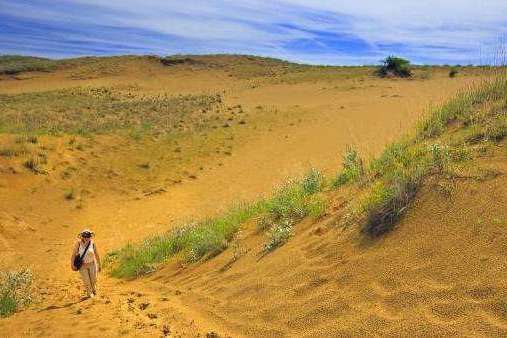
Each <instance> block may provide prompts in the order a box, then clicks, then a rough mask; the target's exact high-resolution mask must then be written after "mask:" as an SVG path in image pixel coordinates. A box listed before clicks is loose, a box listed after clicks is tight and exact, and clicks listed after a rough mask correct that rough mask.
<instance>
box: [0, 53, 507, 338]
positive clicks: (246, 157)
mask: <svg viewBox="0 0 507 338" xmlns="http://www.w3.org/2000/svg"><path fill="white" fill-rule="evenodd" d="M160 67H161V66H160V65H158V64H154V63H153V61H146V60H141V61H139V60H130V61H129V62H127V63H126V65H125V66H124V67H123V68H121V69H120V70H118V72H117V73H114V74H112V75H111V74H106V75H104V74H99V75H94V76H91V75H90V74H89V72H88V73H86V72H84V73H85V75H86V76H81V77H80V78H78V79H75V78H76V77H74V79H72V78H69V74H70V73H72V70H71V69H70V70H69V69H68V70H63V71H58V72H55V73H47V74H46V73H44V74H36V73H34V74H33V75H31V76H27V79H25V80H13V79H2V80H1V81H0V93H11V94H12V93H21V92H27V91H40V90H47V89H57V88H67V87H70V86H117V85H119V84H122V85H129V84H131V85H132V86H137V88H139V89H138V91H139V92H141V93H143V95H153V94H155V93H160V92H164V93H169V94H172V95H175V94H188V93H206V92H217V91H219V92H221V93H223V96H224V98H225V100H226V103H227V105H229V106H232V105H236V104H241V105H242V107H243V109H244V110H245V111H246V112H248V120H247V124H246V125H244V126H236V127H234V128H233V129H232V131H231V134H227V135H229V136H227V137H230V136H231V135H232V136H233V139H232V140H230V142H229V143H227V144H228V145H229V146H230V147H231V149H232V151H231V154H230V155H224V154H223V151H222V152H220V153H212V154H207V155H205V156H204V155H203V156H195V157H194V156H191V157H190V158H189V159H188V160H186V162H184V161H183V160H182V161H181V162H177V163H176V162H174V163H173V162H170V163H168V164H166V165H167V166H168V167H171V166H172V165H173V164H174V166H177V167H178V168H179V169H178V170H179V171H184V170H188V171H189V172H190V173H193V172H196V170H197V169H196V168H197V167H199V166H203V167H204V168H205V169H204V170H202V171H197V173H198V174H197V175H196V176H197V178H196V179H188V178H185V179H184V180H183V181H182V182H181V183H178V184H171V185H161V184H163V183H164V182H166V179H167V177H163V175H162V174H152V176H150V175H147V176H146V177H145V178H142V179H137V176H136V179H134V178H133V177H134V174H132V175H133V176H132V177H130V176H129V175H130V174H129V173H130V171H129V170H128V169H125V168H130V167H133V165H132V162H131V159H132V158H136V156H141V155H139V153H140V152H142V147H141V146H138V145H136V144H134V143H130V141H125V140H123V139H116V138H114V137H113V138H107V137H106V136H100V137H97V144H95V145H94V146H93V152H94V153H96V154H99V155H100V156H103V157H104V159H103V160H101V159H97V158H95V157H94V156H93V155H92V154H91V152H90V151H89V152H86V151H85V152H81V153H78V154H76V151H74V150H73V151H69V150H68V149H67V147H66V146H64V145H63V144H64V142H63V141H62V145H60V148H58V147H57V149H60V150H61V154H60V155H56V154H55V155H51V156H55V157H56V156H62V157H64V158H65V159H66V160H67V161H69V162H70V163H74V164H75V165H81V166H83V168H81V167H79V170H80V171H79V174H77V175H76V176H74V177H73V178H72V179H71V180H70V181H68V180H67V181H66V180H62V179H60V178H59V177H58V175H56V174H54V175H33V174H31V173H28V172H26V171H19V170H18V171H19V172H18V173H16V174H13V173H10V172H9V171H8V170H3V171H1V172H0V250H1V255H2V261H1V263H0V266H1V267H2V268H17V267H20V266H29V267H30V268H31V269H32V270H33V271H34V273H35V285H36V288H37V289H36V290H37V292H36V294H37V297H36V302H35V303H34V304H33V305H32V306H31V307H30V308H29V309H27V310H25V311H22V312H19V313H17V314H15V315H13V316H12V317H9V318H7V319H0V331H1V332H2V336H6V337H20V336H51V337H64V336H78V335H79V336H82V337H96V336H99V335H101V336H120V335H126V336H142V335H146V336H161V335H172V336H183V337H187V336H197V335H198V334H201V335H203V334H206V333H208V332H211V331H213V332H216V333H218V334H220V335H221V336H233V337H240V336H255V337H262V336H309V337H310V336H312V337H313V336H363V335H389V336H391V335H397V336H407V335H416V336H428V335H430V336H434V335H436V336H448V335H458V336H477V335H479V336H480V335H482V336H495V335H496V336H502V335H505V334H507V333H506V332H507V331H506V329H507V321H506V312H505V311H506V310H505V309H506V304H505V301H504V300H503V299H505V295H506V291H505V290H506V289H505V287H506V285H505V271H502V266H505V245H504V244H503V243H504V242H505V238H503V237H505V236H504V234H503V232H502V227H503V226H505V220H506V219H507V213H506V211H505V210H506V209H505V208H504V207H503V206H505V202H506V200H505V197H506V196H507V195H506V194H505V192H506V191H505V188H504V187H505V186H507V185H506V184H505V183H506V182H505V178H504V177H503V176H499V177H497V178H495V179H493V180H491V181H488V182H484V183H479V182H468V181H466V182H459V183H458V184H457V186H456V187H455V189H454V190H453V194H452V196H451V197H449V196H443V195H442V194H441V193H438V192H436V191H435V189H433V188H432V187H431V186H428V187H426V188H425V191H424V192H423V193H422V194H421V197H420V198H418V200H417V202H416V205H415V206H414V207H413V208H412V211H411V212H410V213H409V214H408V215H407V217H406V218H404V220H403V221H402V222H401V223H400V224H399V230H397V231H395V232H393V233H392V234H390V235H389V236H387V237H386V238H384V239H382V240H381V241H378V242H375V243H365V242H364V241H362V240H361V239H360V238H358V237H357V233H356V232H354V231H339V230H336V229H334V228H332V227H331V228H329V227H328V226H327V224H330V223H332V222H333V219H334V218H335V217H337V215H338V214H339V207H337V211H336V214H335V215H330V216H329V217H328V218H326V219H323V220H321V221H319V222H312V221H304V222H303V223H302V224H300V225H298V227H297V234H296V236H295V237H294V238H293V240H291V241H290V242H289V243H288V244H287V245H286V246H284V247H282V248H280V249H279V250H277V251H276V252H274V253H273V254H271V255H268V256H266V257H264V258H262V259H259V255H258V252H259V250H260V248H261V247H262V244H263V241H264V238H263V237H262V235H258V234H256V233H255V231H254V227H253V225H247V226H246V227H245V229H244V230H243V231H242V232H241V234H240V236H239V239H238V243H239V244H238V246H239V247H240V248H241V250H240V251H241V255H240V258H239V259H238V260H237V261H235V262H233V264H231V257H232V256H233V255H234V253H233V250H232V249H229V250H227V251H226V252H224V253H223V254H221V255H219V256H218V257H216V258H215V259H212V260H210V261H208V262H205V263H203V264H198V265H191V266H185V267H182V266H181V264H180V263H179V262H177V261H171V262H169V263H168V264H167V265H166V266H164V267H162V269H161V270H160V271H158V272H156V273H155V274H153V275H151V276H148V277H145V278H141V279H139V280H136V281H121V280H116V279H112V278H110V277H108V276H107V275H106V274H102V275H101V276H100V280H99V283H100V291H99V297H97V298H96V299H94V300H84V301H80V299H79V293H80V288H81V284H80V280H79V277H78V275H77V274H76V273H74V272H72V271H70V269H69V268H68V261H69V255H70V251H71V248H72V244H73V241H74V237H75V235H76V233H77V232H78V231H79V230H80V229H81V228H83V227H91V228H93V229H94V230H95V231H96V232H97V238H96V242H97V245H98V246H99V249H100V250H101V251H102V252H103V253H105V252H106V251H109V250H112V249H115V248H119V247H121V246H122V245H124V244H126V243H127V242H129V241H132V240H139V239H142V238H144V237H146V236H148V235H150V234H154V233H159V232H162V231H166V230H168V229H170V228H171V227H172V226H174V225H175V224H178V223H179V222H182V221H185V220H188V219H192V218H201V217H204V216H209V215H215V214H218V213H220V212H221V211H223V210H225V209H226V208H227V207H229V206H231V205H232V204H234V203H237V202H238V201H248V200H253V199H255V198H257V197H258V196H260V195H265V194H268V193H270V192H271V191H273V189H274V187H275V186H276V185H277V184H280V183H281V182H283V181H284V180H285V179H286V178H287V177H293V176H295V175H301V174H302V173H303V172H304V171H306V170H307V169H308V168H310V167H312V166H313V167H317V168H320V169H322V171H323V172H324V173H326V174H328V175H333V174H334V173H335V172H336V171H337V169H338V168H339V167H340V162H341V158H340V156H341V153H342V152H343V150H344V149H345V147H346V146H347V145H354V146H356V147H357V148H358V149H359V150H360V151H361V152H362V153H364V154H366V155H367V156H373V155H375V154H377V153H378V152H379V151H380V150H381V149H382V148H383V147H384V146H385V145H386V144H387V143H388V142H390V141H392V140H394V139H396V138H398V137H399V136H400V135H402V134H403V133H405V132H406V131H407V130H410V129H411V128H412V127H413V126H414V124H415V123H416V122H417V120H419V119H420V118H421V117H422V116H423V115H424V112H425V108H427V107H428V106H429V105H430V104H431V103H433V104H436V103H438V102H442V101H443V100H445V99H446V98H447V97H449V96H450V95H452V93H454V92H456V91H457V90H458V89H459V88H463V87H464V86H466V85H467V84H468V83H470V82H471V81H474V80H475V79H477V76H475V75H474V74H469V75H468V76H467V75H463V76H460V77H458V78H457V79H449V78H448V77H447V74H446V72H445V70H436V71H435V74H434V76H433V77H431V78H430V79H416V80H410V81H405V80H379V79H376V78H374V77H371V76H369V75H367V74H366V75H361V76H360V77H359V78H357V77H350V78H348V77H346V76H341V77H336V78H333V77H332V76H321V78H319V76H311V77H310V76H309V77H308V78H305V77H304V76H300V77H298V78H297V81H296V80H293V81H288V80H287V81H280V80H276V81H275V80H274V79H272V78H270V77H256V78H253V79H252V78H246V79H245V78H236V77H234V76H232V77H231V76H228V74H227V73H226V72H224V71H221V70H217V69H198V70H195V69H194V70H192V69H188V68H185V67H181V68H178V67H176V68H160ZM348 72H351V71H348ZM82 73H83V72H81V73H80V74H82ZM324 75H325V74H324ZM258 106H260V107H261V109H259V108H257V107H258ZM43 140H44V141H46V142H47V143H51V144H53V143H55V142H57V141H55V140H54V139H47V140H46V139H44V138H43ZM222 141H223V140H220V141H213V142H217V144H218V143H219V142H222ZM125 142H126V143H125ZM224 142H225V141H224ZM192 144H193V143H192V142H189V143H188V145H189V147H192ZM213 146H214V144H213ZM115 147H117V148H115ZM502 149H505V147H504V148H502ZM222 150H223V148H222ZM190 152H191V151H190ZM505 157H506V154H505V150H503V153H502V152H499V153H498V154H497V158H498V159H497V160H496V162H495V163H488V165H496V166H500V167H501V169H502V170H505V166H504V165H505ZM8 161H10V160H9V159H5V158H0V166H1V167H2V168H4V169H6V168H8V167H9V165H11V163H10V162H8ZM55 163H57V162H56V161H55ZM111 163H114V164H115V167H114V168H112V169H113V170H115V171H117V172H120V177H119V178H114V177H113V178H108V177H102V176H100V175H94V173H96V172H102V171H101V170H106V169H110V168H108V165H110V164H111ZM56 166H57V169H55V173H56V172H58V170H59V169H58V168H59V167H58V164H56ZM164 168H165V167H164ZM135 175H139V174H137V173H136V174H135ZM69 182H70V183H71V184H69ZM126 182H127V183H128V182H134V183H132V185H134V186H135V185H136V184H137V185H143V188H146V189H147V188H148V187H149V188H150V189H153V188H156V187H159V186H163V187H164V191H163V192H162V193H157V194H146V193H144V192H143V189H137V190H136V189H135V187H134V188H131V187H130V186H128V185H127V183H126ZM164 184H165V183H164ZM69 185H73V186H77V187H79V188H80V189H86V190H87V191H89V192H90V193H89V195H87V197H86V198H84V200H85V204H84V206H82V207H81V208H76V205H77V202H76V201H65V200H64V199H63V191H64V189H65V188H67V187H68V186H69ZM472 193H473V194H474V196H476V198H474V199H473V200H471V199H470V198H469V195H470V194H472ZM347 198H348V196H347V194H346V193H345V192H344V193H343V194H341V195H340V194H338V195H337V196H336V201H337V202H336V203H337V205H339V201H341V200H346V199H347ZM479 218H480V219H481V220H482V221H481V222H479ZM493 219H494V220H493ZM465 244H466V245H465Z"/></svg>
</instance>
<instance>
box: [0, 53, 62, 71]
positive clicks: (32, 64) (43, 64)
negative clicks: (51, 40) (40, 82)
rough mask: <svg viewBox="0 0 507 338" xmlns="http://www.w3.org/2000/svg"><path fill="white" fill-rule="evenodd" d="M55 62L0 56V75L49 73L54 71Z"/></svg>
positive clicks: (29, 57)
mask: <svg viewBox="0 0 507 338" xmlns="http://www.w3.org/2000/svg"><path fill="white" fill-rule="evenodd" d="M56 64H57V62H56V61H53V60H49V59H44V58H38V57H32V56H20V55H0V74H8V75H14V74H19V73H22V72H30V71H40V72H49V71H52V70H54V69H56Z"/></svg>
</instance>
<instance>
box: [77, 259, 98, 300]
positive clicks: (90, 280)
mask: <svg viewBox="0 0 507 338" xmlns="http://www.w3.org/2000/svg"><path fill="white" fill-rule="evenodd" d="M79 273H80V274H81V278H82V279H83V283H84V285H85V287H86V292H88V295H91V294H92V293H93V294H95V293H96V292H97V290H96V285H97V266H96V265H95V262H93V263H83V265H81V268H80V269H79Z"/></svg>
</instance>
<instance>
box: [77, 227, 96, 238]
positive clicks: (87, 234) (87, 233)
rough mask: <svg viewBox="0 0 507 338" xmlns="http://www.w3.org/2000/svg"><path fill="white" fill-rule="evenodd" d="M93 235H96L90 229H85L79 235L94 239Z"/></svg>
mask: <svg viewBox="0 0 507 338" xmlns="http://www.w3.org/2000/svg"><path fill="white" fill-rule="evenodd" d="M93 235H95V233H94V232H93V231H91V230H90V229H84V230H83V231H81V232H80V233H79V237H93Z"/></svg>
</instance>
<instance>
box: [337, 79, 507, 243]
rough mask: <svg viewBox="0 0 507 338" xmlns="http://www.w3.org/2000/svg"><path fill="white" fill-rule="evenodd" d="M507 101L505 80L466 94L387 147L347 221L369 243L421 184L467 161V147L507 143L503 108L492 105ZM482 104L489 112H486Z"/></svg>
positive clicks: (402, 210) (390, 223)
mask: <svg viewBox="0 0 507 338" xmlns="http://www.w3.org/2000/svg"><path fill="white" fill-rule="evenodd" d="M506 96H507V80H506V78H505V77H503V76H499V77H498V78H496V79H494V80H492V81H490V82H485V83H482V84H481V85H480V86H478V87H474V88H469V89H468V90H467V91H465V92H462V93H460V94H458V96H457V97H456V98H454V99H452V100H450V101H449V102H448V103H446V104H444V105H443V106H441V107H440V108H439V109H437V110H435V111H434V112H433V113H432V114H431V116H430V117H429V118H428V119H426V120H425V121H423V122H422V123H421V124H420V125H419V128H418V129H417V133H416V135H415V136H414V137H405V138H404V139H402V140H400V141H399V142H396V143H393V144H391V145H389V146H387V147H386V149H385V150H384V152H383V153H382V154H381V155H380V156H379V157H378V158H376V159H374V160H373V161H371V163H370V165H369V166H368V170H367V171H366V173H365V176H366V180H367V181H368V186H367V187H366V188H365V192H364V194H363V196H362V197H361V198H360V199H359V200H358V201H356V202H355V207H354V209H353V210H352V211H351V214H352V216H353V217H351V218H350V217H349V219H348V220H347V221H348V222H350V220H351V219H352V220H353V221H355V222H359V223H360V224H361V229H362V230H363V232H364V233H366V234H368V235H370V236H372V237H378V236H380V235H382V234H384V233H386V232H388V231H390V230H391V229H392V228H393V227H394V225H395V224H396V222H397V221H398V220H399V219H400V218H401V217H402V216H403V214H404V213H405V212H406V211H407V208H408V207H409V206H410V203H411V202H412V201H413V199H414V198H415V196H416V194H417V192H418V190H419V189H420V187H421V186H422V184H423V182H424V180H425V178H427V177H428V176H430V175H440V174H444V173H447V172H448V171H450V170H452V167H453V166H456V165H458V164H459V163H461V162H463V161H466V160H470V159H471V158H472V152H473V151H474V149H473V148H472V147H471V146H470V145H471V144H474V143H477V142H499V141H501V140H502V139H503V138H505V137H506V135H507V123H506V109H505V108H506V107H505V105H503V106H498V104H495V103H496V102H497V101H498V100H502V99H503V100H505V97H506ZM486 102H487V103H488V106H484V103H486ZM490 105H491V106H490ZM451 124H452V128H453V129H450V128H451ZM444 133H446V134H447V135H444ZM444 136H445V137H444Z"/></svg>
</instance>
